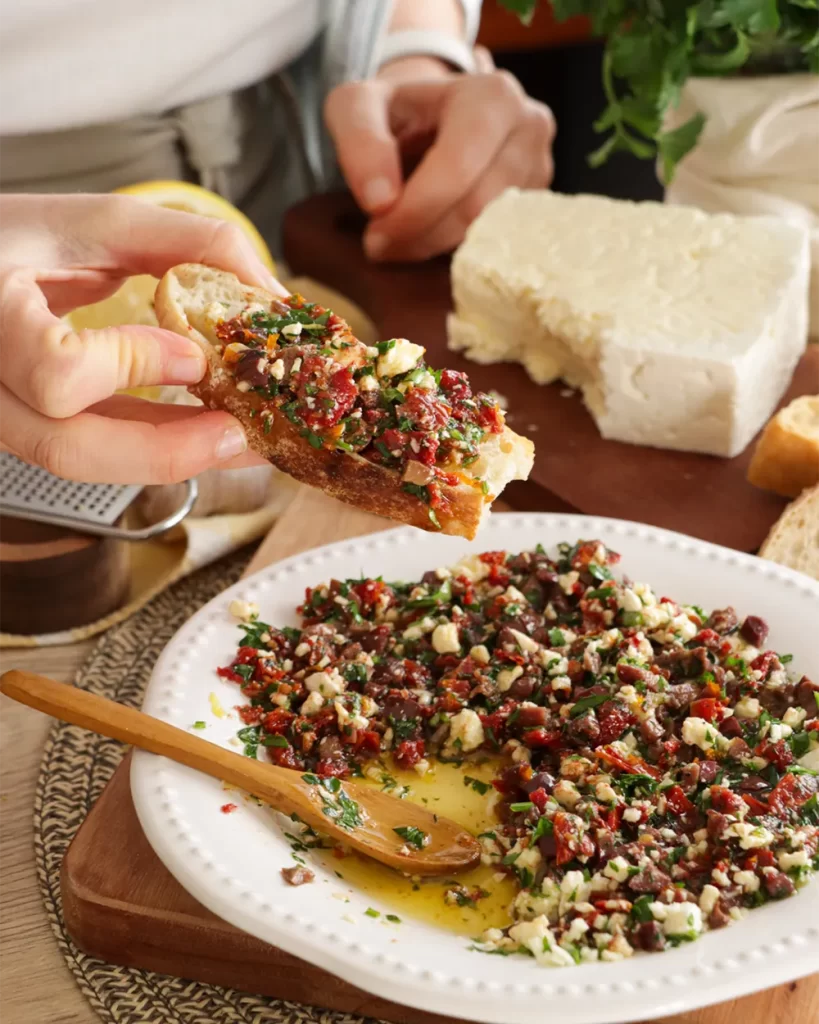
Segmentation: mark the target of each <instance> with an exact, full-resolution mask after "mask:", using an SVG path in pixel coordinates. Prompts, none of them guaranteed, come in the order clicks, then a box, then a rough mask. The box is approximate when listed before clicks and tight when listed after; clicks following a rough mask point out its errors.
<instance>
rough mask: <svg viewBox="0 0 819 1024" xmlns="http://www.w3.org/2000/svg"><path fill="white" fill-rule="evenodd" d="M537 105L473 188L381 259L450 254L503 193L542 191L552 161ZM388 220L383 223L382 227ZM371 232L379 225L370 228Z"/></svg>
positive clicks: (547, 123)
mask: <svg viewBox="0 0 819 1024" xmlns="http://www.w3.org/2000/svg"><path fill="white" fill-rule="evenodd" d="M545 110H546V108H543V107H541V106H540V104H532V109H531V110H530V111H529V112H528V114H527V116H526V117H525V118H524V119H523V120H522V122H521V123H520V124H519V126H518V127H517V128H516V129H515V130H514V131H513V132H512V133H511V135H510V136H509V137H508V138H507V139H506V140H505V141H504V143H503V145H502V146H501V147H500V149H499V150H498V152H497V153H496V155H495V157H494V159H493V160H492V161H491V163H490V165H489V167H488V168H486V169H485V171H484V172H483V174H482V175H481V176H480V178H479V179H478V180H477V182H476V183H475V184H474V186H473V187H472V188H471V189H470V190H469V191H468V192H467V193H466V194H465V195H464V196H463V197H462V198H461V199H460V200H459V201H458V202H456V203H455V204H454V205H453V206H452V207H451V208H450V209H449V210H448V211H446V213H445V214H444V215H443V216H442V217H441V219H440V220H439V222H438V223H437V224H435V225H434V226H433V227H432V228H431V229H430V230H428V231H426V232H425V233H423V234H422V233H418V234H416V235H414V236H413V237H411V238H401V239H398V240H390V242H389V243H388V244H387V245H386V246H385V247H384V248H383V249H382V253H381V258H382V259H400V260H424V259H429V258H430V257H432V256H437V255H439V254H440V253H444V252H451V251H452V249H454V248H455V247H456V246H457V245H459V244H460V243H461V241H462V240H463V238H464V235H465V233H466V230H467V228H468V227H469V225H470V224H471V223H472V221H473V220H474V219H475V218H476V217H477V216H478V215H479V214H480V212H481V210H483V208H484V207H485V206H486V205H487V203H489V202H491V201H492V200H493V199H494V198H495V197H496V196H498V195H500V193H501V192H503V191H504V190H505V189H507V188H509V187H512V186H517V187H519V188H542V187H544V186H547V185H548V184H549V183H550V182H551V180H552V175H553V170H554V168H553V163H552V156H551V139H552V128H551V120H550V115H549V114H548V112H547V113H546V114H544V111H545ZM385 220H387V218H382V221H385ZM371 229H372V230H373V231H374V232H378V231H380V230H381V221H378V220H375V221H373V222H372V228H371Z"/></svg>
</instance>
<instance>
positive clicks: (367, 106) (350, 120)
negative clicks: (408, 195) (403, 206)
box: [324, 81, 402, 214]
mask: <svg viewBox="0 0 819 1024" xmlns="http://www.w3.org/2000/svg"><path fill="white" fill-rule="evenodd" d="M391 92H392V88H391V86H390V85H389V84H388V83H386V82H375V81H367V82H348V83H345V84H344V85H340V86H338V87H337V88H336V89H334V90H333V91H332V92H331V93H330V94H329V96H328V97H327V100H326V102H325V105H324V119H325V122H326V124H327V130H328V131H329V133H330V136H331V137H332V139H333V142H334V143H335V147H336V154H337V156H338V162H339V164H340V166H341V170H342V171H343V173H344V177H345V179H346V181H347V184H348V186H349V187H350V190H351V192H352V193H353V195H354V196H355V198H356V201H357V202H358V204H359V206H360V207H361V208H362V209H363V210H365V211H366V212H367V213H369V214H382V213H385V212H386V211H387V210H388V209H389V208H390V207H391V206H392V205H393V203H395V201H396V200H397V199H398V197H399V196H400V194H401V187H402V179H401V154H400V151H399V147H398V140H397V139H396V138H395V136H394V135H393V133H392V130H391V128H390V122H389V103H390V96H391Z"/></svg>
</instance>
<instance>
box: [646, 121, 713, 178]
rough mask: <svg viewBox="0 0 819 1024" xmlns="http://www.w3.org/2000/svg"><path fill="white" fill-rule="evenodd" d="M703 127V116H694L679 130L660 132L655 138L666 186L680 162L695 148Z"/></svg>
mask: <svg viewBox="0 0 819 1024" xmlns="http://www.w3.org/2000/svg"><path fill="white" fill-rule="evenodd" d="M704 127H705V117H704V115H703V114H695V115H694V116H693V117H692V118H690V119H689V120H688V121H686V122H685V124H681V125H680V127H679V128H675V129H674V130H673V131H670V132H662V133H661V134H660V135H659V136H658V137H657V152H658V154H659V156H660V160H662V164H663V181H664V182H665V184H666V185H668V184H670V182H671V181H672V180H673V178H674V172H675V170H676V168H677V164H678V163H679V162H680V160H682V158H683V157H684V156H686V155H687V154H688V153H690V152H691V150H692V149H693V148H694V146H696V144H697V141H698V140H699V137H700V134H701V133H702V130H703V128H704Z"/></svg>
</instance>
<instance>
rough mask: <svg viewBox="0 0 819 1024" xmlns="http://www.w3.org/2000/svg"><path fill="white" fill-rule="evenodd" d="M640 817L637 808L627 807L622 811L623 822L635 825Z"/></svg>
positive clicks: (640, 814)
mask: <svg viewBox="0 0 819 1024" xmlns="http://www.w3.org/2000/svg"><path fill="white" fill-rule="evenodd" d="M642 816H643V815H642V812H641V811H640V809H639V808H638V807H627V808H626V809H625V810H624V811H623V821H630V822H631V823H632V824H636V823H637V822H638V821H639V820H640V819H641V818H642Z"/></svg>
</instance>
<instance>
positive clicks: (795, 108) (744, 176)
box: [666, 74, 819, 338]
mask: <svg viewBox="0 0 819 1024" xmlns="http://www.w3.org/2000/svg"><path fill="white" fill-rule="evenodd" d="M697 111H702V113H703V114H705V115H706V117H707V119H708V120H707V122H706V125H705V129H704V131H703V134H702V136H701V138H700V141H699V144H698V145H697V147H696V149H694V150H693V151H692V152H691V153H690V154H689V155H688V156H687V157H686V158H685V160H683V162H682V163H681V164H680V166H679V167H678V169H677V174H676V176H675V178H674V180H673V181H672V183H671V185H670V186H669V187H668V188H667V190H666V201H667V202H672V203H678V204H683V205H687V206H698V207H700V209H703V210H708V211H718V210H724V211H727V212H728V213H738V214H745V215H758V214H766V215H773V216H776V217H781V218H783V219H784V220H787V221H790V222H791V223H793V224H801V225H803V226H804V227H806V228H807V229H808V231H809V232H810V238H811V283H810V334H811V337H813V338H817V337H819V75H808V74H805V75H776V76H770V77H760V78H694V79H691V80H689V82H688V83H687V84H686V86H685V89H684V91H683V96H682V101H681V103H680V106H679V108H678V109H677V110H676V111H675V112H674V114H673V118H672V121H671V124H670V125H669V127H676V126H677V125H679V124H682V123H683V122H684V121H687V120H688V118H689V117H691V116H692V115H693V114H695V113H696V112H697Z"/></svg>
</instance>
